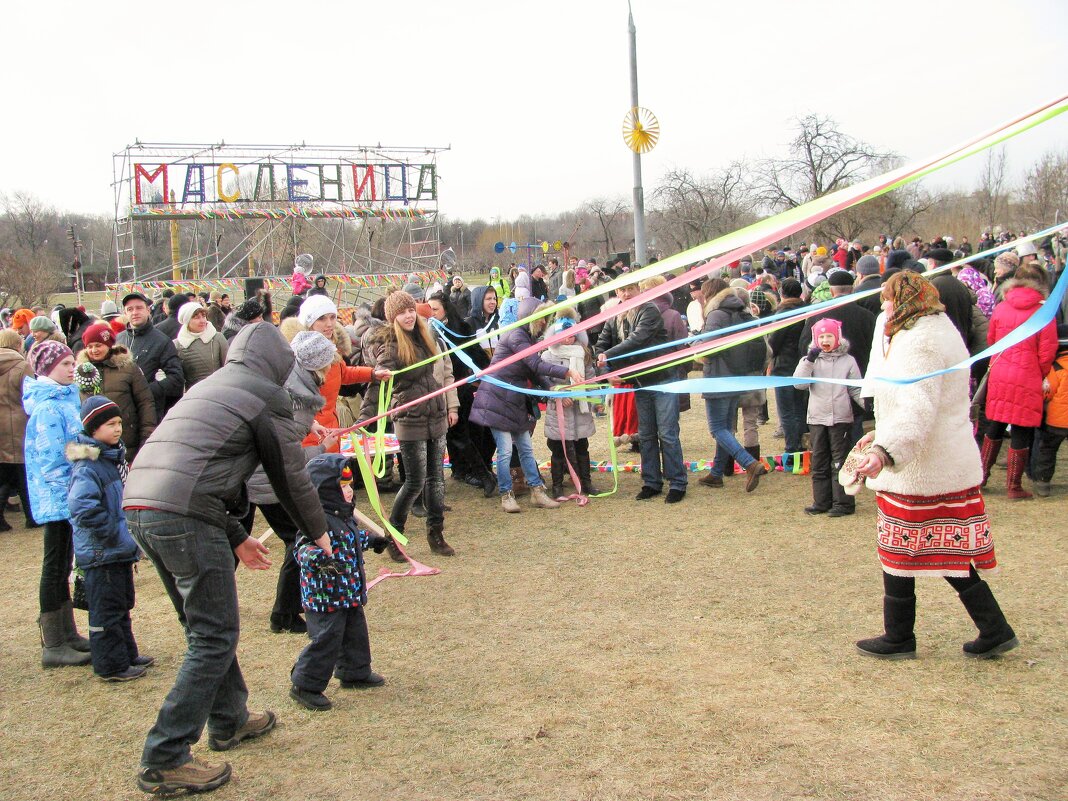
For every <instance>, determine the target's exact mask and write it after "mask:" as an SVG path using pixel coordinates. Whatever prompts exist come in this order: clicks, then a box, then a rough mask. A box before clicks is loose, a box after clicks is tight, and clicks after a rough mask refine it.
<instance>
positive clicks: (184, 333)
mask: <svg viewBox="0 0 1068 801" xmlns="http://www.w3.org/2000/svg"><path fill="white" fill-rule="evenodd" d="M216 333H218V332H217V331H216V330H215V326H213V325H212V324H211V323H208V324H207V325H206V326H204V330H203V331H201V332H200V333H199V334H194V333H193V332H192V331H190V330H189V326H186V325H183V326H182V327H181V328H179V329H178V344H179V345H180V346H181V347H183V348H188V347H189V346H190V345H192V344H193V343H194V342H196V341H197V340H198V339H199V340H200V341H201V342H203V343H204V344H205V345H210V344H211V340H212V339H213V338H214V337H215V334H216Z"/></svg>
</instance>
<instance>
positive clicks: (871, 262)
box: [857, 256, 879, 275]
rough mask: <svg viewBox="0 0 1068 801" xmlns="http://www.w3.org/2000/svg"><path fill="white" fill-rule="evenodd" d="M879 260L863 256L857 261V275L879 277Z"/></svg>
mask: <svg viewBox="0 0 1068 801" xmlns="http://www.w3.org/2000/svg"><path fill="white" fill-rule="evenodd" d="M878 274H879V260H878V259H877V258H875V256H861V257H860V258H859V259H857V275H878Z"/></svg>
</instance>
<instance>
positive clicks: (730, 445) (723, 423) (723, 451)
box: [705, 395, 756, 478]
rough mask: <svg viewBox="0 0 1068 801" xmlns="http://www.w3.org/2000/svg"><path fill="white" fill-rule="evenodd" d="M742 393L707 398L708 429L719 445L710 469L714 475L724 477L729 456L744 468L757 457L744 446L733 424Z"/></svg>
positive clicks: (706, 415)
mask: <svg viewBox="0 0 1068 801" xmlns="http://www.w3.org/2000/svg"><path fill="white" fill-rule="evenodd" d="M739 400H741V396H740V395H728V396H727V397H725V398H705V417H707V418H708V431H709V433H711V434H712V436H713V437H714V438H715V440H716V444H717V445H718V446H719V447H718V448H716V458H715V459H713V460H712V468H711V469H710V470H709V471H708V472H709V473H710V474H711V475H713V476H718V477H720V478H722V477H723V469H724V468H725V467H726V466H727V457H728V456H733V457H734V461H736V462H737V463H738V464H740V465H741V466H742V467H743V468H746V467H749V465H751V464H752V463H753V462H755V461H756V459H754V458H753V456H752V454H750V453H749V451H747V450H746V449H745V448H743V447H742V443H740V442H739V441H738V440H737V438H736V437H735V436H734V432H732V431H731V425H732V424H733V423H734V420H735V418H736V417H737V415H738V401H739Z"/></svg>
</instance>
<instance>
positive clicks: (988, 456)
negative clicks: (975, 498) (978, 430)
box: [979, 437, 1001, 487]
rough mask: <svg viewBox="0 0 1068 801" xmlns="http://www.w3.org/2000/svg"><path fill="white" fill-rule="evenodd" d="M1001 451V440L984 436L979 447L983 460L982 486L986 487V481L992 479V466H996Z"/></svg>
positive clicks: (980, 456)
mask: <svg viewBox="0 0 1068 801" xmlns="http://www.w3.org/2000/svg"><path fill="white" fill-rule="evenodd" d="M1000 452H1001V440H1000V439H990V437H983V445H982V447H981V448H980V449H979V458H980V459H981V460H982V462H983V483H982V484H980V485H979V486H980V487H985V486H986V482H987V481H989V480H990V468H992V467H993V466H994V462H996V461H997V460H998V454H999V453H1000Z"/></svg>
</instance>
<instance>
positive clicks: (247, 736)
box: [208, 709, 278, 751]
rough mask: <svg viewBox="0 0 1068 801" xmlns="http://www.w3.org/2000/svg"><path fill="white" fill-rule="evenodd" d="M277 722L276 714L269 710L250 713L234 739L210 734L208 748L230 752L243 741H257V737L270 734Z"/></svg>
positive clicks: (235, 733)
mask: <svg viewBox="0 0 1068 801" xmlns="http://www.w3.org/2000/svg"><path fill="white" fill-rule="evenodd" d="M277 722H278V719H277V718H276V717H275V716H274V712H272V711H271V710H269V709H266V710H264V711H263V712H249V713H248V720H246V721H245V725H244V726H242V727H241V728H240V729H238V730H237V731H235V732H234V736H233V737H228V738H225V739H220V738H218V737H216V736H215V735H214V734H209V735H208V748H210V749H211V750H212V751H229V750H230V749H231V748H233V747H234V746H236V745H237V744H238V743H240V742H242V741H243V740H255V739H256V738H257V737H263V736H264V735H265V734H269V733H270V732H271V730H272V729H273V728H274V724H275V723H277Z"/></svg>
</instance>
